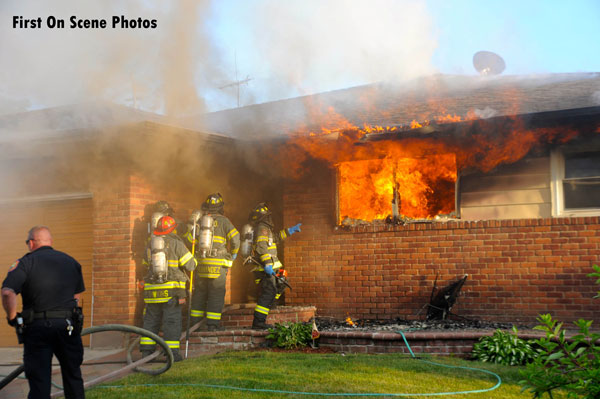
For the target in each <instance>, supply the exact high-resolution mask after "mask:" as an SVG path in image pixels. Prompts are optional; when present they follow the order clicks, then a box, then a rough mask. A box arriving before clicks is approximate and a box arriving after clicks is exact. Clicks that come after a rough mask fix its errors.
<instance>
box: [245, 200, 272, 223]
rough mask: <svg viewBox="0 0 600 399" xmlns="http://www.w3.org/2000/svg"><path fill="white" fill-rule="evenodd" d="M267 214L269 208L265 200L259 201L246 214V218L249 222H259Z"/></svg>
mask: <svg viewBox="0 0 600 399" xmlns="http://www.w3.org/2000/svg"><path fill="white" fill-rule="evenodd" d="M267 216H271V210H270V209H269V207H268V206H267V203H266V202H261V203H260V204H258V205H256V206H255V207H254V209H253V210H252V211H251V212H250V215H248V220H250V221H251V222H259V221H261V220H263V219H265V218H266V217H267Z"/></svg>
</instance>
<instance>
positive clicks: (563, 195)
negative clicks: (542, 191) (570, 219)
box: [551, 151, 600, 216]
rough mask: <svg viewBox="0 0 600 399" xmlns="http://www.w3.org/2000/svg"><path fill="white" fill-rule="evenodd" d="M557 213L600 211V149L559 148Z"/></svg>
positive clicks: (554, 184) (554, 177)
mask: <svg viewBox="0 0 600 399" xmlns="http://www.w3.org/2000/svg"><path fill="white" fill-rule="evenodd" d="M551 167H552V197H553V201H552V211H553V212H552V214H553V216H569V215H582V216H583V215H598V214H600V151H555V152H553V153H552V157H551Z"/></svg>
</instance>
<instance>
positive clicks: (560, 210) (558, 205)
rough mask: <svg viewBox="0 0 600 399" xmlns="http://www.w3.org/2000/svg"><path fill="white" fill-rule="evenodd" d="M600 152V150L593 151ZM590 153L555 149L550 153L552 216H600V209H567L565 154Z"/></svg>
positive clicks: (579, 150)
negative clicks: (564, 187)
mask: <svg viewBox="0 0 600 399" xmlns="http://www.w3.org/2000/svg"><path fill="white" fill-rule="evenodd" d="M592 151H594V152H596V151H597V152H600V149H598V148H594V149H592ZM583 152H590V149H587V150H584V149H570V150H565V149H554V150H552V151H551V152H550V176H551V182H550V190H551V195H552V216H553V217H565V216H600V207H598V208H586V209H565V198H564V192H563V180H564V179H565V154H566V153H583Z"/></svg>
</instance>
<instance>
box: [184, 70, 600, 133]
mask: <svg viewBox="0 0 600 399" xmlns="http://www.w3.org/2000/svg"><path fill="white" fill-rule="evenodd" d="M599 105H600V73H569V74H546V75H526V76H465V75H434V76H429V77H423V78H419V79H416V80H413V81H410V82H407V83H404V84H385V83H377V84H371V85H365V86H358V87H353V88H349V89H344V90H336V91H331V92H326V93H319V94H316V95H311V96H304V97H297V98H292V99H287V100H281V101H274V102H269V103H263V104H257V105H251V106H247V107H241V108H236V109H230V110H224V111H218V112H213V113H209V114H205V115H203V116H202V117H198V118H186V119H184V120H181V121H180V122H181V123H183V124H184V125H185V126H188V127H193V128H202V129H206V130H209V131H215V132H220V133H222V134H226V135H229V136H233V137H237V138H243V139H250V140H252V139H255V138H260V137H273V136H280V135H281V134H282V133H293V132H297V131H299V130H301V131H307V130H312V131H320V130H321V127H322V126H324V127H327V128H329V129H332V128H336V126H335V124H336V123H339V122H340V121H341V120H345V121H347V122H349V123H351V124H353V125H356V126H359V127H362V126H363V125H365V124H367V125H371V126H392V125H394V126H397V125H410V123H411V122H412V121H417V122H423V121H431V120H435V119H436V118H439V117H441V116H444V115H452V116H459V117H461V118H462V119H465V118H467V117H468V116H470V117H471V118H472V117H473V115H475V116H476V117H478V118H490V117H497V116H503V115H522V114H531V113H539V112H548V111H559V110H568V109H578V108H586V107H597V106H599ZM337 127H338V128H340V127H343V126H337Z"/></svg>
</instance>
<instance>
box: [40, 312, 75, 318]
mask: <svg viewBox="0 0 600 399" xmlns="http://www.w3.org/2000/svg"><path fill="white" fill-rule="evenodd" d="M69 317H73V311H71V310H46V311H45V312H35V313H34V314H33V318H34V319H65V318H69Z"/></svg>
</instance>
